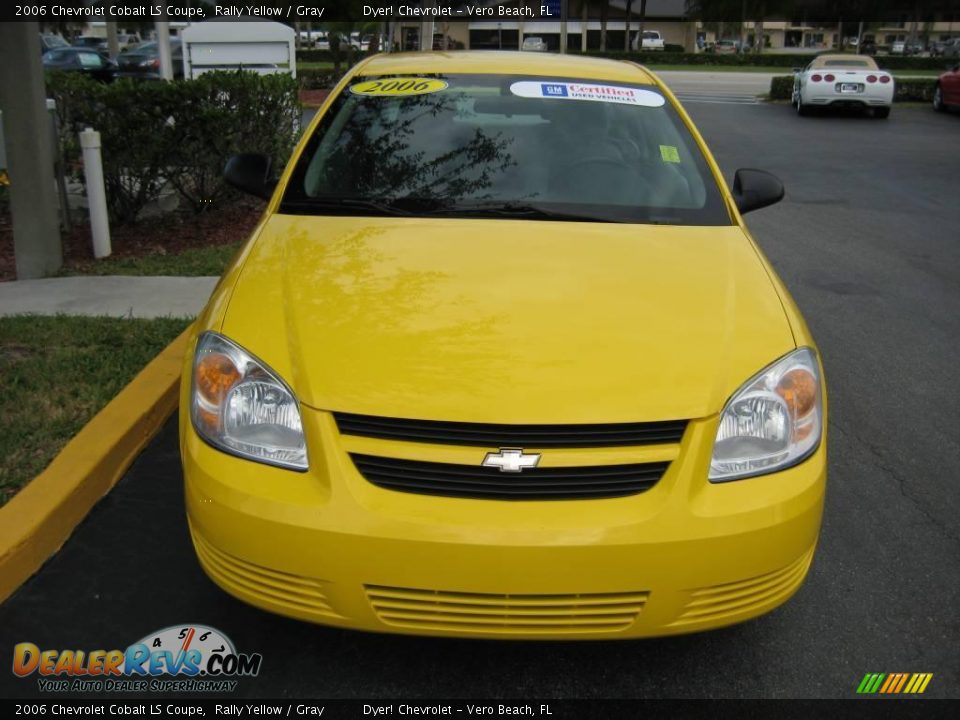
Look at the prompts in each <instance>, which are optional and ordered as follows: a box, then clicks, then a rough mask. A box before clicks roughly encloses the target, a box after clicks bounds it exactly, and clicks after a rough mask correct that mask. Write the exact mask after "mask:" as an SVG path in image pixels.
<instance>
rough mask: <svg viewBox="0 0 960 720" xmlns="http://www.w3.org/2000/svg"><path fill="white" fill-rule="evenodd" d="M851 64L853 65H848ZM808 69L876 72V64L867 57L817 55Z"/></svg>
mask: <svg viewBox="0 0 960 720" xmlns="http://www.w3.org/2000/svg"><path fill="white" fill-rule="evenodd" d="M851 62H853V63H854V64H852V65H851V64H849V63H851ZM810 67H812V68H826V67H868V68H870V69H871V70H876V69H877V63H876V61H875V60H874V59H873V58H872V57H870V56H869V55H817V57H815V58H814V59H813V62H812V63H810Z"/></svg>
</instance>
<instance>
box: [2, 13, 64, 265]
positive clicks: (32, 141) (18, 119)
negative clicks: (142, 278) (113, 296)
mask: <svg viewBox="0 0 960 720" xmlns="http://www.w3.org/2000/svg"><path fill="white" fill-rule="evenodd" d="M39 32H40V28H39V26H38V25H37V23H35V22H15V23H14V22H11V23H0V47H2V48H3V62H2V63H0V109H2V110H3V125H4V128H3V130H4V132H3V136H4V138H5V140H6V150H7V169H8V174H9V176H10V211H11V214H12V216H13V247H14V257H15V261H16V267H17V278H19V279H20V280H29V279H32V278H41V277H46V276H47V275H51V274H53V273H55V272H56V271H57V270H59V269H60V266H61V265H63V248H62V246H61V244H60V223H59V220H58V212H57V187H56V181H55V179H54V176H53V163H54V152H53V147H52V144H51V137H50V117H49V116H48V115H47V102H46V88H45V86H44V81H43V65H42V64H41V62H40V35H39Z"/></svg>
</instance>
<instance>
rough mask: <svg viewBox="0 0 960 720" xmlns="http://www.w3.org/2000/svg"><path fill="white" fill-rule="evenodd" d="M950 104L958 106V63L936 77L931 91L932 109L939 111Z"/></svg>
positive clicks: (959, 94)
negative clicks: (935, 84) (935, 82)
mask: <svg viewBox="0 0 960 720" xmlns="http://www.w3.org/2000/svg"><path fill="white" fill-rule="evenodd" d="M950 106H958V107H960V65H954V66H953V69H952V70H947V71H946V72H945V73H944V74H943V75H941V76H940V77H939V78H938V79H937V87H936V88H934V91H933V109H934V110H939V111H941V112H943V111H945V110H947V109H948V108H949V107H950Z"/></svg>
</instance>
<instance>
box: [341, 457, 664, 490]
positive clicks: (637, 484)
mask: <svg viewBox="0 0 960 720" xmlns="http://www.w3.org/2000/svg"><path fill="white" fill-rule="evenodd" d="M350 457H351V459H352V460H353V463H354V465H356V467H357V470H359V471H360V474H361V475H363V476H364V477H365V478H366V479H367V480H368V481H369V482H371V483H373V484H374V485H377V486H379V487H382V488H386V489H388V490H399V491H401V492H409V493H419V494H421V495H444V496H447V497H462V498H480V499H489V500H578V499H579V500H589V499H597V498H613V497H622V496H624V495H636V494H637V493H642V492H644V491H645V490H649V489H650V488H651V487H653V486H654V485H656V483H657V481H658V480H659V479H660V478H661V477H662V476H663V473H664V472H666V469H667V467H668V466H669V464H670V463H668V462H656V463H644V464H642V465H596V466H593V467H555V468H540V467H536V468H531V469H527V470H524V471H523V472H522V473H502V472H500V470H498V469H497V468H488V467H482V466H480V465H476V466H474V465H454V464H452V463H434V462H421V461H419V460H400V459H398V458H387V457H374V456H372V455H356V454H352V453H351V455H350Z"/></svg>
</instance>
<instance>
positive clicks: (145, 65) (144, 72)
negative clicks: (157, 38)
mask: <svg viewBox="0 0 960 720" xmlns="http://www.w3.org/2000/svg"><path fill="white" fill-rule="evenodd" d="M170 60H171V62H172V63H173V77H174V79H177V80H180V79H182V78H183V46H182V45H181V44H180V41H179V40H171V41H170ZM117 62H118V63H119V64H120V77H128V78H139V79H141V80H159V79H160V48H159V46H158V44H157V43H155V42H146V43H142V44H140V45H137V46H136V47H135V48H130V49H129V50H126V51H125V52H122V53H120V55H119V56H118V57H117Z"/></svg>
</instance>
